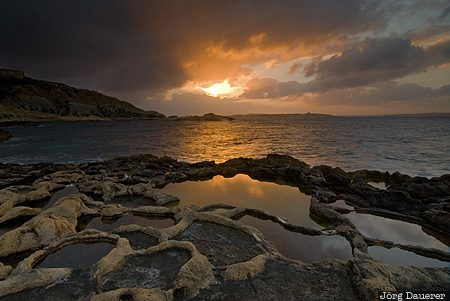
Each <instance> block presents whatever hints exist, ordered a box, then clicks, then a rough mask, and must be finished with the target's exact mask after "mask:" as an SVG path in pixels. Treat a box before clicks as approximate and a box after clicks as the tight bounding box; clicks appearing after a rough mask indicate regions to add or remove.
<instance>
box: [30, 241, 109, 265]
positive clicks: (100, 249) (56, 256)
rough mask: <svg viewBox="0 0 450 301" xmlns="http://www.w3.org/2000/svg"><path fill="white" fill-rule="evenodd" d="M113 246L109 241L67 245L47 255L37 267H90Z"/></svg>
mask: <svg viewBox="0 0 450 301" xmlns="http://www.w3.org/2000/svg"><path fill="white" fill-rule="evenodd" d="M113 248H114V245H112V244H109V243H89V244H86V243H78V244H74V245H70V246H66V247H63V248H62V249H60V250H57V251H56V252H55V253H52V254H50V255H48V256H47V257H45V258H44V260H43V261H41V262H40V263H38V264H37V266H36V268H63V267H68V268H73V269H82V268H88V267H90V266H92V265H93V264H95V263H96V262H97V261H99V260H100V259H101V258H102V257H104V256H106V254H108V253H109V252H110V251H111V250H112V249H113Z"/></svg>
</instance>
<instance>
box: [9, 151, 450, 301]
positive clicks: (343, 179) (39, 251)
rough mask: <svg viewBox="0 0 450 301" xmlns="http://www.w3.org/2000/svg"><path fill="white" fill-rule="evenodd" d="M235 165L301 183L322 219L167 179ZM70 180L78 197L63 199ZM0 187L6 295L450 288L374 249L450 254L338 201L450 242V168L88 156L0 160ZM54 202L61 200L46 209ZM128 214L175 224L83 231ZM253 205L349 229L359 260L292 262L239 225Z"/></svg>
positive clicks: (343, 294)
mask: <svg viewBox="0 0 450 301" xmlns="http://www.w3.org/2000/svg"><path fill="white" fill-rule="evenodd" d="M236 174H246V175H248V176H250V177H251V178H253V179H255V180H260V181H269V182H275V183H283V184H287V185H290V186H295V187H298V188H299V189H300V191H302V192H303V193H306V194H307V195H310V196H311V206H310V215H312V216H314V217H315V218H317V219H320V220H321V221H323V224H324V225H325V227H324V228H323V229H321V230H318V229H313V228H309V227H305V226H301V225H296V224H292V223H290V222H289V221H286V220H284V219H282V218H281V217H278V216H274V215H272V214H270V213H268V212H264V211H262V210H260V209H258V208H242V207H234V206H230V205H226V204H214V205H208V206H205V207H197V206H193V205H192V206H177V205H176V204H177V201H178V200H179V198H178V196H171V195H167V194H165V193H163V192H161V191H160V190H159V189H158V188H161V187H164V186H165V185H167V184H168V183H173V182H183V181H187V180H207V179H211V178H212V177H213V176H215V175H223V176H225V177H232V176H234V175H236ZM370 181H374V182H384V183H385V184H386V186H387V187H388V188H387V189H378V188H376V187H373V186H370V185H369V184H368V182H370ZM67 187H74V188H76V190H77V191H76V193H72V194H70V195H65V196H62V197H60V198H55V197H54V196H55V193H56V192H58V191H61V190H62V189H67ZM0 189H1V190H0V230H2V229H5V231H4V232H0V235H1V236H0V299H1V300H37V299H41V300H61V299H64V300H230V299H238V300H299V299H300V300H377V294H378V292H379V291H381V290H384V291H403V290H415V291H417V290H438V291H447V289H448V283H449V274H448V273H449V269H448V268H417V267H410V266H406V267H405V266H395V265H391V264H388V263H384V262H380V261H376V260H374V259H372V258H371V257H370V256H369V254H368V247H370V246H383V247H386V248H393V247H396V248H400V249H403V250H407V251H410V252H414V253H416V254H418V255H421V256H426V257H430V258H434V259H438V260H441V261H445V262H450V253H448V252H445V251H442V250H437V249H427V248H424V247H422V246H412V245H402V244H398V243H395V242H390V241H384V240H378V239H373V238H369V237H366V236H365V235H363V234H362V233H361V232H360V231H358V229H357V227H355V225H354V224H353V223H352V222H351V221H350V220H349V219H348V218H346V217H345V215H344V214H343V213H345V212H347V211H348V210H349V209H345V208H338V207H335V206H333V205H332V203H333V202H335V201H337V200H345V202H346V203H347V204H349V205H351V206H353V207H354V211H356V212H365V213H371V214H376V215H382V216H388V217H390V218H393V219H399V220H404V221H409V222H412V223H415V224H418V225H420V226H422V227H426V228H427V229H430V231H434V232H436V233H438V234H439V235H440V237H442V239H443V240H444V243H445V244H446V245H449V244H450V238H449V237H450V235H449V234H450V230H449V229H450V175H443V176H441V177H436V178H432V179H428V178H423V177H410V176H408V175H404V174H400V173H393V174H390V173H387V172H379V171H369V170H359V171H355V172H345V171H343V170H342V169H340V168H332V167H329V166H316V167H310V166H308V165H307V164H305V163H303V162H301V161H299V160H296V159H294V158H291V157H288V156H282V155H268V156H267V157H266V158H263V159H247V158H237V159H232V160H228V161H226V162H224V163H221V164H216V163H214V162H200V163H194V164H189V163H185V162H179V161H177V160H174V159H171V158H167V157H161V158H160V157H156V156H153V155H140V156H133V157H122V158H117V159H113V160H108V161H104V162H98V163H85V164H78V165H75V164H49V163H41V164H33V165H19V164H0ZM50 198H53V199H54V203H52V204H51V206H50V205H46V206H47V207H45V206H43V205H39V204H43V203H46V202H48V200H49V199H50ZM137 198H144V199H145V200H147V203H146V204H141V203H137ZM130 200H131V201H130ZM46 204H48V203H46ZM126 215H132V216H146V217H158V218H167V219H171V220H173V221H174V225H173V226H170V227H166V228H162V229H159V228H154V227H151V226H147V227H144V226H140V225H132V224H128V225H123V226H120V227H118V228H116V229H115V230H114V231H112V232H104V231H99V230H95V229H85V230H83V229H80V224H81V221H82V219H83V218H91V217H101V218H118V217H122V216H126ZM244 215H250V216H253V217H256V218H260V219H268V220H271V221H273V222H275V223H278V224H279V225H281V226H282V227H283V228H285V229H286V230H288V231H292V232H298V233H302V234H305V235H312V236H334V235H339V236H342V237H344V238H345V239H346V240H347V241H348V242H349V244H350V245H351V248H352V254H353V257H352V259H351V260H348V261H343V260H338V259H329V260H325V261H320V262H315V263H313V264H306V263H304V262H301V261H296V260H293V259H289V258H287V257H285V256H283V255H282V254H280V253H279V252H278V250H277V249H276V248H275V247H274V246H273V245H272V244H271V243H270V242H269V241H267V240H266V239H265V238H264V236H263V234H262V233H261V232H260V231H259V230H258V229H256V228H254V227H251V226H248V225H245V224H243V223H241V222H239V221H238V219H239V218H240V217H242V216H244ZM217 237H218V239H217ZM100 243H103V244H107V245H109V246H110V249H108V252H106V253H105V254H102V256H100V257H99V258H98V261H96V263H94V264H92V265H87V266H86V265H82V264H81V265H73V266H71V263H70V262H65V263H62V264H61V263H60V264H58V265H53V266H52V265H48V264H47V265H46V262H47V260H48V259H49V258H51V257H52V256H57V254H58V252H64V251H65V250H68V249H70V248H71V247H77V246H81V245H87V244H91V245H96V244H100Z"/></svg>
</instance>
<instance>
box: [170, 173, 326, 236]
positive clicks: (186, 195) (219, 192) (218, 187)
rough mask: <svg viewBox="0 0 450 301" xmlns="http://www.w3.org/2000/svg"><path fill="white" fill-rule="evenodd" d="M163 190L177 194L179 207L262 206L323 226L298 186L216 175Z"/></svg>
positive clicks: (300, 221) (302, 222) (295, 221)
mask: <svg viewBox="0 0 450 301" xmlns="http://www.w3.org/2000/svg"><path fill="white" fill-rule="evenodd" d="M163 191H164V192H165V193H167V194H171V195H176V196H178V197H179V198H180V204H179V206H186V205H191V204H195V205H198V206H202V207H203V206H206V205H210V204H217V203H225V204H229V205H233V206H237V207H246V208H257V209H261V210H264V211H266V212H268V213H271V214H273V215H276V216H278V217H282V218H284V219H286V220H288V221H289V222H290V223H293V224H297V225H302V226H308V227H312V228H319V229H320V228H321V227H320V226H319V225H318V224H316V223H315V222H314V221H313V220H312V219H311V217H310V216H309V206H310V204H311V203H310V200H311V197H310V196H308V195H306V194H304V193H302V192H300V190H299V189H298V188H297V187H291V186H286V185H278V184H275V183H269V182H261V181H257V180H253V179H252V178H250V177H249V176H247V175H243V174H238V175H236V176H234V177H232V178H224V177H222V176H215V177H214V178H213V179H211V180H208V181H185V182H182V183H171V184H168V185H167V186H166V187H164V189H163Z"/></svg>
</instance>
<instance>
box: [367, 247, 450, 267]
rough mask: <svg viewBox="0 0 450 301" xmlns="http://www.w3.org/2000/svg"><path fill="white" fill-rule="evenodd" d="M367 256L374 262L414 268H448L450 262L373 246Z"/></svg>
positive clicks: (397, 249) (400, 250)
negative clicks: (378, 261)
mask: <svg viewBox="0 0 450 301" xmlns="http://www.w3.org/2000/svg"><path fill="white" fill-rule="evenodd" d="M368 251H369V255H370V256H371V257H372V258H373V259H376V260H380V261H384V262H387V263H391V264H395V265H402V266H416V267H449V266H450V262H445V261H440V260H437V259H434V258H428V257H424V256H420V255H417V254H415V253H413V252H410V251H406V250H402V249H399V248H391V249H387V248H384V247H380V246H373V247H369V248H368Z"/></svg>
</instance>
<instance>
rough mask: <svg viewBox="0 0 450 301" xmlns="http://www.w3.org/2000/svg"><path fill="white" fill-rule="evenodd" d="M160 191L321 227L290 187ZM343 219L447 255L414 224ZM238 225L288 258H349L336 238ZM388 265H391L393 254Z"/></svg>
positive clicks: (201, 185)
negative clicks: (257, 233)
mask: <svg viewBox="0 0 450 301" xmlns="http://www.w3.org/2000/svg"><path fill="white" fill-rule="evenodd" d="M162 190H163V191H164V192H165V193H168V194H172V195H176V196H178V197H179V198H180V200H181V201H180V203H179V206H186V205H190V204H195V205H198V206H206V205H209V204H216V203H225V204H229V205H233V206H242V207H247V208H256V209H261V210H264V211H266V212H268V213H270V214H272V215H275V216H278V217H283V218H285V219H287V220H288V221H289V222H290V223H293V224H297V225H303V226H308V227H311V228H316V229H320V228H321V227H320V226H319V225H318V224H317V223H316V222H315V221H314V220H312V219H311V217H310V215H309V207H310V198H311V197H310V196H308V195H306V194H304V193H301V192H300V191H299V189H298V188H295V187H291V186H287V185H279V184H275V183H268V182H261V181H257V180H254V179H252V178H250V177H249V176H247V175H243V174H238V175H236V176H234V177H232V178H224V177H223V176H215V177H214V178H213V179H211V180H206V181H185V182H181V183H171V184H168V185H167V186H166V187H164V188H163V189H162ZM331 205H334V206H337V207H344V208H346V209H353V207H351V206H348V205H347V204H345V202H344V201H343V200H338V201H337V202H335V203H333V204H331ZM346 216H347V217H348V218H349V219H350V220H351V221H352V222H353V223H354V224H355V225H356V226H357V228H358V229H359V230H360V231H361V232H362V233H363V234H365V235H366V236H368V237H371V238H379V239H384V240H390V241H393V242H394V243H405V244H411V245H417V246H422V247H425V248H436V249H440V250H443V251H448V247H447V246H446V245H445V244H444V243H442V242H441V241H439V240H438V239H436V238H434V237H433V236H430V235H428V234H426V233H425V232H423V230H422V228H421V227H420V226H418V225H415V224H411V223H406V222H403V221H398V220H393V219H388V218H383V217H378V216H374V215H370V214H360V213H355V212H351V213H349V214H346ZM240 221H241V222H243V223H245V224H248V225H251V226H254V227H256V228H258V229H259V230H260V231H261V232H262V233H263V234H264V236H265V237H266V238H267V239H268V240H269V241H270V242H271V243H272V244H274V245H275V246H276V248H277V249H278V250H279V251H280V252H281V253H282V254H284V255H285V256H287V257H290V258H293V259H298V260H301V261H305V262H313V261H318V260H323V259H326V258H340V259H350V258H351V256H352V254H351V247H350V244H349V243H348V242H347V240H346V239H345V238H344V237H341V236H323V235H321V236H308V235H304V234H301V233H296V232H291V231H288V230H286V229H284V228H283V227H282V226H281V225H279V224H277V223H274V222H272V221H270V220H262V219H258V218H255V217H251V216H244V217H242V218H241V219H240ZM379 253H380V252H378V253H377V254H379ZM389 254H391V253H389V252H387V253H385V254H384V257H383V256H382V257H380V258H381V259H383V258H387V257H389V256H390V255H389ZM403 256H405V262H408V263H410V264H411V265H414V260H415V258H417V257H420V258H422V261H421V262H423V263H427V262H428V263H430V264H432V265H433V266H434V265H436V262H434V261H433V260H429V258H427V257H422V256H420V255H416V254H414V253H412V252H406V251H405V252H404V255H403ZM408 256H409V257H408ZM390 260H395V254H393V257H391V259H390ZM438 262H439V261H438Z"/></svg>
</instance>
